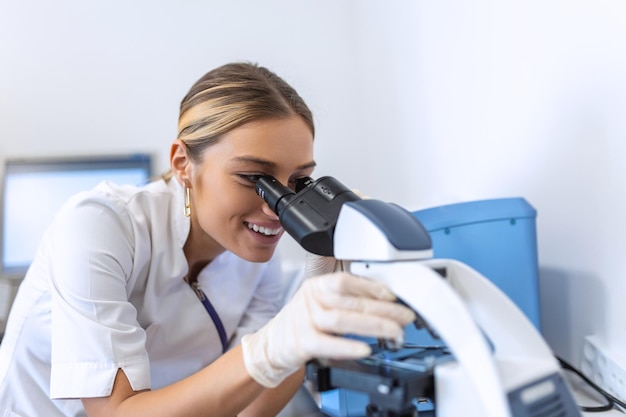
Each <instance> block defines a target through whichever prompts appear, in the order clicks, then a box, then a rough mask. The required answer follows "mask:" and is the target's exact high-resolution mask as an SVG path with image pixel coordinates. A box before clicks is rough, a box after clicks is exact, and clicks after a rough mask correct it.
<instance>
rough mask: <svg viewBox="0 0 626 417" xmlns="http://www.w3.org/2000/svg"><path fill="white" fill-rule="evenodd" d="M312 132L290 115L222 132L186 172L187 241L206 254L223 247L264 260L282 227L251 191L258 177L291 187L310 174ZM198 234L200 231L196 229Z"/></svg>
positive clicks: (251, 259) (298, 118)
mask: <svg viewBox="0 0 626 417" xmlns="http://www.w3.org/2000/svg"><path fill="white" fill-rule="evenodd" d="M314 166H315V162H314V160H313V135H312V133H311V131H310V130H309V128H308V126H307V125H306V124H305V122H304V121H303V120H302V119H301V118H300V117H299V116H294V117H290V118H288V119H273V120H264V121H258V122H252V123H248V124H246V125H243V126H241V127H239V128H237V129H234V130H232V131H230V132H229V133H227V134H226V135H224V136H223V137H222V138H221V139H220V140H219V141H218V142H217V143H216V144H214V145H211V146H209V147H208V148H207V149H206V150H205V152H204V159H203V161H202V163H201V164H196V165H193V167H192V171H193V173H192V175H191V181H192V182H191V187H190V188H191V210H192V219H191V220H192V228H197V230H195V231H194V233H193V234H192V236H194V239H197V242H196V241H194V242H193V244H196V243H197V244H199V245H201V247H200V248H198V249H201V250H205V246H206V250H207V253H214V251H217V252H218V253H219V252H222V251H223V250H224V249H225V250H229V251H231V252H233V253H235V254H236V255H237V256H239V257H241V258H244V259H246V260H248V261H252V262H265V261H268V260H269V259H270V258H271V256H272V254H273V253H274V250H275V249H276V245H277V244H278V241H279V239H280V237H281V236H282V234H283V229H282V227H281V226H280V223H279V221H278V216H276V214H274V213H273V212H272V211H271V210H270V209H269V207H268V206H267V204H266V203H265V202H264V201H263V199H261V197H259V196H258V195H257V193H256V190H255V183H256V178H257V177H258V176H259V175H272V176H273V177H275V178H276V179H277V180H278V181H279V182H280V183H281V184H283V185H285V186H288V187H290V188H293V187H294V183H295V180H297V179H299V178H302V177H306V176H310V175H311V174H312V172H313V168H314ZM198 232H200V233H198Z"/></svg>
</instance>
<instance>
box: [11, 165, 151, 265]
mask: <svg viewBox="0 0 626 417" xmlns="http://www.w3.org/2000/svg"><path fill="white" fill-rule="evenodd" d="M151 174H152V170H151V157H150V155H148V154H133V155H114V156H90V157H71V158H43V159H42V158H39V159H8V160H5V164H4V181H3V198H2V206H1V209H2V213H1V215H2V240H1V245H2V247H1V249H2V265H1V267H2V273H3V274H4V275H23V274H25V273H26V270H27V269H28V267H29V266H30V263H31V261H32V260H33V257H34V255H35V252H36V250H37V246H38V245H39V241H40V240H41V238H42V236H43V233H44V231H45V230H46V228H47V227H48V226H49V224H50V223H51V222H52V220H53V218H54V216H55V214H56V212H57V211H58V210H59V209H60V207H61V206H62V205H63V203H64V202H65V201H66V200H67V199H68V198H69V197H70V196H72V195H74V194H76V193H78V192H80V191H84V190H88V189H91V188H93V187H94V186H95V185H97V184H98V183H99V182H101V181H103V180H108V181H111V182H115V183H118V184H134V185H140V184H142V183H145V182H147V181H148V180H149V178H150V176H151Z"/></svg>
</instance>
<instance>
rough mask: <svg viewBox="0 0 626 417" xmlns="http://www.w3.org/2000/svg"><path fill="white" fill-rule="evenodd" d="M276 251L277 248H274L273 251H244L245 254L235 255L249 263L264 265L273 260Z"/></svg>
mask: <svg viewBox="0 0 626 417" xmlns="http://www.w3.org/2000/svg"><path fill="white" fill-rule="evenodd" d="M275 251H276V248H272V250H267V249H266V250H244V251H242V252H243V253H235V255H237V256H239V257H240V258H243V259H245V260H246V261H248V262H258V263H264V262H267V261H269V260H270V259H272V256H274V252H275Z"/></svg>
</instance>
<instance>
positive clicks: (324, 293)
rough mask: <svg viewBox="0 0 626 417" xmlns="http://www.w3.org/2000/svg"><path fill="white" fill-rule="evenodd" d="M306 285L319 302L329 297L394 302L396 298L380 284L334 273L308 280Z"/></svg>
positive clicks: (354, 276) (346, 274)
mask: <svg viewBox="0 0 626 417" xmlns="http://www.w3.org/2000/svg"><path fill="white" fill-rule="evenodd" d="M307 285H308V286H309V287H310V288H311V291H312V292H313V294H315V295H316V296H317V297H318V298H319V299H320V300H322V299H324V298H325V297H328V296H330V295H352V296H359V297H367V298H373V299H379V300H389V301H392V300H395V299H396V296H395V295H394V294H393V293H392V292H391V290H389V288H388V287H387V286H386V285H385V284H383V283H382V282H378V281H374V280H371V279H367V278H361V277H357V276H356V275H351V274H349V273H346V272H336V273H334V274H327V275H324V276H320V277H318V278H316V279H314V280H309V281H308V282H307Z"/></svg>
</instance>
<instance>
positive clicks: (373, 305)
mask: <svg viewBox="0 0 626 417" xmlns="http://www.w3.org/2000/svg"><path fill="white" fill-rule="evenodd" d="M332 259H334V258H332ZM325 266H326V267H329V264H325ZM395 299H396V297H395V295H394V294H393V293H391V291H390V290H389V289H388V288H387V287H386V286H385V285H384V284H382V283H380V282H377V281H373V280H370V279H367V278H360V277H356V276H354V275H350V274H348V273H345V272H337V273H332V274H326V275H321V276H316V277H313V278H309V279H307V280H305V281H304V283H303V284H302V286H301V287H300V289H299V290H298V291H297V292H296V294H295V295H294V297H293V298H292V299H291V301H289V302H288V303H287V304H286V305H285V307H284V308H283V309H282V310H281V311H280V312H279V313H278V314H277V315H276V317H274V318H273V319H272V320H271V321H270V322H269V323H268V324H267V325H266V326H264V327H263V328H261V329H260V330H259V331H257V332H256V333H254V334H251V335H246V336H244V337H243V339H242V348H243V356H244V363H245V366H246V369H247V371H248V373H249V374H250V376H252V378H253V379H254V380H256V381H257V382H258V383H259V384H261V385H263V386H265V387H268V388H271V387H275V386H277V385H278V384H279V383H280V382H281V381H283V380H284V379H285V378H286V377H287V376H288V375H290V374H292V373H293V372H295V371H296V370H297V369H299V368H301V367H302V366H304V365H305V364H306V362H308V361H309V360H311V359H313V358H333V359H357V358H362V357H365V356H367V355H369V354H370V353H371V350H370V347H369V345H368V344H367V343H365V342H362V341H358V340H354V339H348V338H345V337H341V336H339V335H341V334H353V335H359V336H367V337H375V338H386V339H387V338H388V339H397V338H399V337H401V336H402V332H403V327H404V326H405V325H407V324H408V323H410V322H412V321H413V320H414V319H415V314H414V313H413V311H411V310H410V309H409V308H407V307H405V306H402V305H400V304H398V303H395V302H394V301H395Z"/></svg>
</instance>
